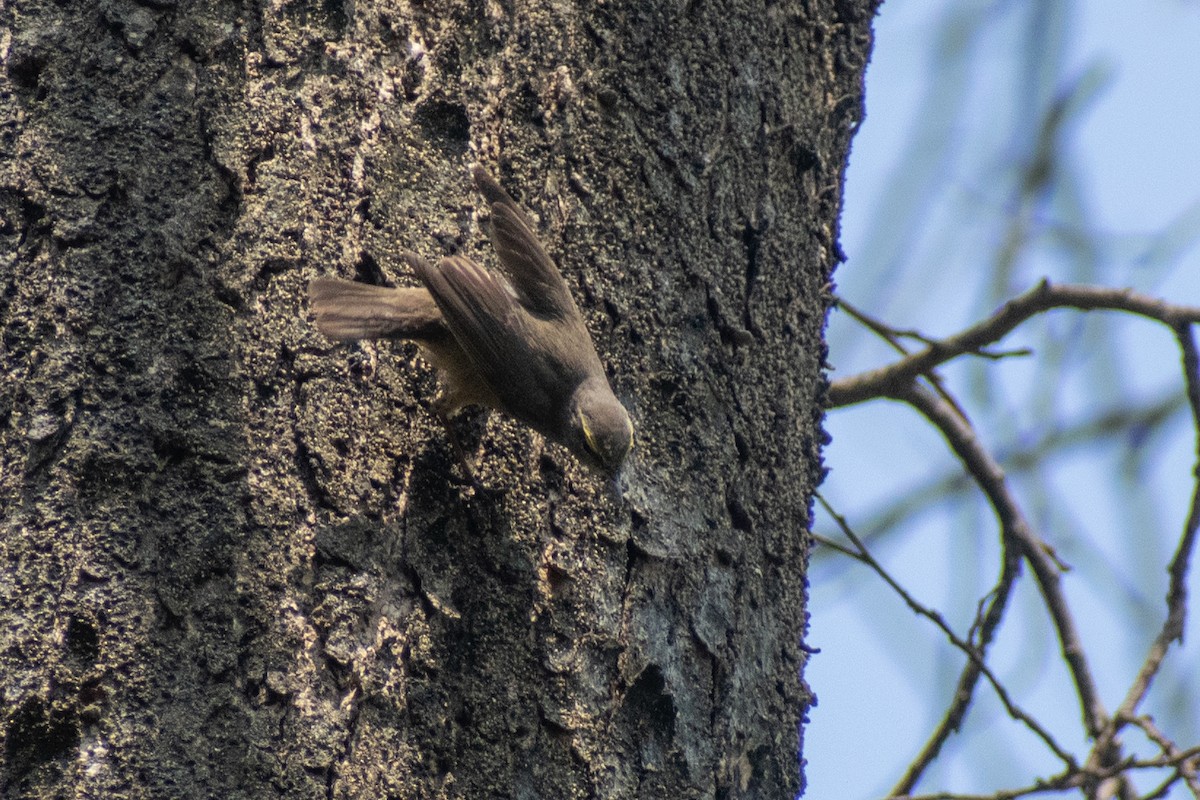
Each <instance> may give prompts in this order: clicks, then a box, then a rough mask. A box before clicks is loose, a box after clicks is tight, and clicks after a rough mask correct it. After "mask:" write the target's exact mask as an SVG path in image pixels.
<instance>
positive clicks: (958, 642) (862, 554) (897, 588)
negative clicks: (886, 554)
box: [816, 492, 1077, 768]
mask: <svg viewBox="0 0 1200 800" xmlns="http://www.w3.org/2000/svg"><path fill="white" fill-rule="evenodd" d="M816 498H817V502H819V503H820V504H821V506H822V507H823V508H824V509H825V511H826V512H827V513H828V514H829V516H831V517H832V518H833V520H834V521H835V522H836V523H837V525H838V527H839V528H841V530H842V533H843V534H845V536H846V538H847V539H849V540H850V542H851V543H852V544H853V545H854V546H855V548H857V550H858V552H857V554H855V553H848V554H849V555H853V556H855V557H856V558H858V560H860V561H862V562H863V563H864V564H866V565H867V566H868V567H870V568H871V569H872V570H873V571H874V572H875V574H876V575H878V576H879V577H880V578H882V579H883V582H884V583H886V584H887V585H888V586H890V587H891V589H892V591H894V592H895V593H896V594H898V595H899V596H900V598H901V599H902V600H903V601H904V603H905V605H907V606H908V607H909V608H910V609H912V611H913V612H914V613H916V614H919V615H920V616H922V617H925V618H926V619H928V620H929V621H931V622H932V623H933V624H934V625H936V626H937V627H938V629H939V630H941V631H942V633H943V634H944V635H945V636H946V638H947V639H948V640H949V641H950V643H951V644H952V645H954V646H955V647H957V648H958V649H959V650H960V651H962V653H963V654H964V655H966V657H967V658H968V659H970V660H971V661H973V662H975V666H976V667H977V668H978V669H979V671H980V672H982V673H983V675H984V677H985V678H987V680H988V683H990V684H991V685H992V689H994V690H995V692H996V696H997V697H999V698H1000V702H1001V703H1003V704H1004V708H1005V710H1007V711H1008V715H1009V716H1010V717H1012V718H1013V719H1015V720H1017V721H1019V722H1022V723H1024V724H1025V726H1026V727H1027V728H1029V730H1031V731H1033V733H1034V734H1035V735H1036V736H1037V737H1038V738H1040V739H1041V740H1042V741H1043V742H1045V744H1046V746H1047V747H1048V748H1050V750H1051V751H1052V752H1053V753H1054V755H1056V756H1058V758H1059V759H1060V760H1061V761H1062V762H1063V764H1065V765H1066V766H1067V767H1068V768H1072V767H1075V766H1077V762H1076V761H1075V757H1074V756H1072V755H1071V754H1070V753H1068V752H1067V751H1066V750H1064V749H1063V748H1062V747H1061V746H1060V745H1059V744H1058V742H1056V741H1055V740H1054V737H1053V736H1051V735H1050V732H1049V731H1047V730H1046V729H1045V728H1043V727H1042V726H1041V725H1040V724H1039V723H1038V721H1037V720H1035V719H1034V718H1033V717H1031V716H1030V715H1029V714H1027V713H1026V712H1025V711H1024V710H1022V709H1021V708H1020V707H1019V706H1017V704H1016V703H1015V702H1013V700H1012V697H1011V695H1009V693H1008V690H1007V689H1005V688H1004V686H1003V684H1001V683H1000V679H999V678H997V677H996V675H995V673H993V672H992V670H991V668H990V667H988V665H987V663H986V662H985V661H984V654H983V653H982V652H981V651H980V650H979V648H977V647H975V646H973V645H972V644H971V643H970V642H968V641H966V640H964V639H962V638H960V637H959V636H958V634H956V633H955V632H954V629H953V628H951V627H950V624H949V623H948V622H946V619H945V617H943V616H942V614H941V613H940V612H938V611H935V610H934V609H932V608H929V607H928V606H926V605H924V604H923V603H921V602H919V601H918V600H917V599H916V598H915V597H913V596H912V595H911V594H910V593H909V592H908V590H907V589H905V588H904V587H903V586H901V585H900V582H899V581H898V580H896V579H895V578H894V577H893V576H892V575H891V573H889V572H888V571H887V569H885V568H884V566H883V565H882V564H880V563H879V561H877V560H876V559H875V557H874V556H873V555H871V552H870V550H868V549H867V546H866V545H865V544H864V543H863V541H862V539H861V538H859V536H858V535H857V534H856V533H855V532H854V530H853V529H852V528H851V527H850V523H849V522H847V521H846V518H845V517H843V516H842V515H841V514H839V513H837V512H836V511H834V510H833V507H832V506H830V505H829V502H828V501H827V500H826V499H825V498H824V496H822V495H821V493H820V492H817V493H816ZM822 538H824V537H822ZM825 541H826V542H828V541H829V540H828V539H825ZM829 543H830V544H832V545H833V546H834V547H838V545H836V544H835V543H833V542H829ZM839 549H842V550H843V552H847V551H846V550H845V548H840V547H839Z"/></svg>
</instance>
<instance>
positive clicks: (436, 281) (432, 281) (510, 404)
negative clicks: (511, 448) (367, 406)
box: [410, 256, 543, 417]
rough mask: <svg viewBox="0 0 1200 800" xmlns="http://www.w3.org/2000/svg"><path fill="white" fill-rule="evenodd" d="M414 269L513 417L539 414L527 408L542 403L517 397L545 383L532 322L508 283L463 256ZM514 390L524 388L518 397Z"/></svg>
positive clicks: (457, 338) (477, 368) (448, 323)
mask: <svg viewBox="0 0 1200 800" xmlns="http://www.w3.org/2000/svg"><path fill="white" fill-rule="evenodd" d="M410 263H412V264H413V267H414V269H416V271H417V275H418V277H420V279H421V281H422V282H423V283H424V284H425V286H426V287H428V289H429V292H430V294H432V295H433V299H434V300H435V301H437V305H438V308H440V309H441V311H442V315H443V316H444V317H445V318H446V324H447V325H448V326H449V328H450V331H451V332H452V333H453V334H454V338H455V340H457V342H458V344H459V345H460V346H461V347H462V349H463V351H464V352H465V353H466V354H467V357H468V358H469V359H470V360H471V364H472V365H473V366H474V367H475V369H476V370H477V371H478V372H479V374H480V376H481V377H482V378H483V379H484V380H485V381H486V382H487V383H488V385H489V386H490V387H491V389H492V391H493V392H494V393H495V394H496V396H497V397H499V398H500V400H501V401H502V402H504V404H505V405H506V406H507V408H508V411H509V412H510V413H513V414H515V415H517V416H520V417H526V416H527V415H528V413H529V412H536V411H537V410H538V409H525V408H522V406H523V405H528V404H529V403H530V402H531V401H532V402H533V403H534V404H535V405H536V404H539V400H540V398H533V397H524V396H518V394H517V393H519V392H526V393H528V392H530V390H531V389H534V388H535V387H538V386H540V384H541V382H542V380H543V378H542V376H540V375H538V374H536V372H537V370H536V364H537V358H536V357H535V355H534V354H533V352H532V350H531V348H530V341H531V335H530V332H529V330H528V322H529V320H528V316H527V314H526V313H525V311H524V310H523V309H522V308H521V306H520V304H519V303H518V301H517V298H516V297H515V295H514V293H513V289H512V287H510V286H509V285H508V282H507V281H505V280H504V279H503V278H502V277H500V276H498V275H496V274H494V273H491V272H488V271H487V270H486V269H484V268H483V267H481V266H479V265H478V264H476V263H475V262H474V261H472V260H470V259H469V258H464V257H462V256H448V257H446V258H443V259H442V260H441V261H440V262H439V263H438V265H437V266H436V267H434V266H432V265H430V264H429V263H428V262H410ZM514 387H523V388H521V389H520V390H519V392H518V390H517V389H514ZM535 393H536V392H535ZM523 412H524V413H523Z"/></svg>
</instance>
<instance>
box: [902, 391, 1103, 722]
mask: <svg viewBox="0 0 1200 800" xmlns="http://www.w3.org/2000/svg"><path fill="white" fill-rule="evenodd" d="M898 399H901V400H904V401H906V402H908V403H909V404H910V405H912V406H913V407H914V408H916V409H917V410H918V411H920V412H921V413H922V414H923V415H924V416H925V417H926V419H928V420H929V421H930V422H932V423H933V424H934V425H935V426H936V427H937V428H938V430H940V431H941V432H942V435H943V436H945V437H946V440H947V441H948V442H949V443H950V447H951V448H952V449H953V450H954V452H955V453H956V454H957V455H958V457H959V459H961V460H962V462H963V465H964V466H966V468H967V471H968V472H970V473H971V475H972V477H974V478H975V480H976V482H978V483H979V486H980V488H981V489H983V492H984V494H985V495H987V498H988V501H989V502H990V503H991V505H992V508H993V510H994V511H995V512H996V516H997V517H998V518H999V520H1000V527H1001V531H1002V533H1003V535H1004V537H1005V538H1006V539H1011V540H1012V541H1014V542H1015V543H1016V545H1017V547H1016V549H1017V550H1018V552H1020V554H1021V556H1022V557H1023V558H1024V559H1025V560H1026V561H1028V562H1029V565H1030V567H1032V569H1033V574H1034V577H1035V578H1036V579H1037V583H1038V589H1039V590H1040V591H1041V594H1042V599H1043V600H1044V601H1045V603H1046V608H1047V609H1048V610H1049V611H1050V618H1051V620H1052V621H1053V623H1054V627H1055V630H1056V631H1057V633H1058V640H1059V645H1060V646H1061V648H1062V653H1063V657H1064V658H1065V659H1066V661H1067V664H1068V666H1069V667H1070V669H1071V676H1072V679H1073V680H1074V682H1075V690H1076V693H1077V694H1078V695H1079V701H1080V704H1081V706H1082V710H1083V721H1084V727H1085V728H1086V730H1087V732H1088V735H1089V736H1096V735H1098V734H1099V733H1100V731H1101V730H1102V729H1103V728H1104V725H1105V724H1106V723H1107V721H1108V715H1107V712H1106V711H1105V710H1104V704H1103V702H1102V701H1101V700H1100V693H1099V691H1098V690H1097V688H1096V683H1095V680H1094V679H1093V678H1092V673H1091V669H1090V667H1089V666H1088V664H1087V656H1086V655H1085V653H1084V650H1083V643H1082V641H1081V640H1080V638H1079V631H1078V628H1077V626H1076V624H1075V619H1074V617H1073V616H1072V615H1071V611H1070V609H1069V608H1068V607H1067V601H1066V597H1065V596H1064V595H1063V591H1062V583H1061V580H1060V578H1059V570H1058V567H1057V565H1056V563H1055V560H1054V558H1053V557H1052V556H1051V555H1050V554H1049V552H1048V549H1047V547H1046V545H1045V544H1044V543H1043V542H1042V541H1041V540H1040V539H1039V538H1038V537H1037V536H1036V535H1035V534H1034V533H1033V529H1032V527H1031V526H1030V525H1029V523H1028V522H1027V521H1026V520H1025V515H1024V513H1023V512H1022V511H1021V507H1020V505H1019V504H1018V503H1017V501H1016V498H1015V497H1013V496H1012V493H1011V492H1010V491H1009V489H1008V484H1007V481H1006V479H1005V476H1004V470H1003V469H1001V467H1000V465H999V464H998V463H996V461H995V460H994V459H993V458H992V456H991V454H990V453H988V452H987V449H986V448H985V447H984V446H983V445H982V444H981V443H980V441H979V439H978V438H977V437H976V436H975V431H974V430H973V429H972V428H971V426H970V424H969V423H967V422H966V421H965V420H963V419H962V417H960V416H959V415H958V414H957V413H955V412H954V411H953V410H952V409H951V408H949V407H948V406H946V405H945V404H944V403H943V401H941V400H940V398H937V397H935V396H934V395H933V394H931V393H930V392H929V391H927V390H925V389H922V388H921V387H919V386H916V385H910V387H909V389H908V391H906V392H903V393H901V395H900V397H899V398H898Z"/></svg>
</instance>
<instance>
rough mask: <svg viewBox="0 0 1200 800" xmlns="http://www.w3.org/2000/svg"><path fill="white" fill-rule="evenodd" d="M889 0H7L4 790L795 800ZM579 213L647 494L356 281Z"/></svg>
mask: <svg viewBox="0 0 1200 800" xmlns="http://www.w3.org/2000/svg"><path fill="white" fill-rule="evenodd" d="M871 5H872V4H871V3H870V2H867V1H866V0H861V1H860V2H850V1H849V0H847V1H846V2H837V1H836V0H812V2H803V3H802V2H791V3H786V2H785V3H772V2H768V1H767V0H744V1H737V0H735V1H734V2H721V3H718V2H713V0H693V1H692V2H683V0H679V1H678V2H663V3H641V2H639V3H625V2H617V1H616V0H607V2H598V1H597V2H593V0H586V2H585V1H584V0H580V2H567V3H564V2H551V0H513V1H512V2H508V1H507V0H506V1H504V2H497V1H496V0H490V1H488V2H465V1H449V0H438V1H437V2H433V0H380V2H371V3H367V2H350V1H349V0H346V2H340V1H339V0H325V1H324V2H310V3H302V2H289V0H278V1H275V2H270V3H254V2H249V1H247V2H243V3H238V2H231V1H227V0H145V2H142V3H138V2H133V0H100V1H99V2H87V3H84V2H79V3H73V2H62V3H58V2H54V0H15V1H14V0H5V1H4V2H0V57H2V59H3V73H2V76H0V324H2V326H3V331H2V339H0V359H2V369H3V384H2V388H0V504H2V511H3V520H2V523H0V692H2V696H3V709H2V717H0V795H2V796H4V797H5V798H18V797H37V798H49V797H64V796H76V797H105V798H123V797H137V798H158V797H164V798H165V797H173V798H174V797H178V798H209V797H221V798H261V797H287V798H309V797H312V798H342V797H345V798H368V797H370V798H376V797H394V798H435V797H446V798H459V797H461V798H491V797H515V798H534V797H543V798H575V797H579V798H585V797H597V798H617V797H648V798H649V797H656V798H687V797H761V798H772V800H776V799H777V798H783V797H788V796H790V795H792V794H794V793H795V792H796V791H797V790H798V789H799V787H800V762H799V760H798V758H799V756H798V754H799V749H800V725H801V721H802V719H803V713H804V710H805V708H806V705H807V703H808V702H809V695H808V694H807V690H806V688H805V686H804V684H803V682H802V677H801V671H802V668H803V665H804V654H803V650H802V647H801V638H802V634H803V630H804V623H805V610H804V601H805V592H804V573H805V557H806V540H805V528H806V522H807V519H808V506H809V498H810V493H811V490H812V489H813V487H814V485H815V484H816V482H817V480H818V478H819V475H820V443H821V437H822V433H821V430H820V416H821V415H820V395H821V392H822V386H823V379H822V374H821V364H822V355H823V352H824V348H823V344H822V338H821V334H822V327H823V324H824V318H825V311H826V306H827V302H828V293H827V290H826V288H825V287H826V284H827V281H828V280H829V274H830V271H831V269H832V267H833V264H834V262H835V261H836V259H837V252H838V250H837V216H838V211H839V207H840V197H841V175H842V170H843V165H844V163H845V159H846V155H847V150H848V146H849V139H850V135H851V132H852V130H853V127H854V125H855V124H856V122H857V120H858V118H859V116H860V114H861V78H862V72H863V68H864V63H865V59H866V55H867V52H868V48H869V42H870V40H869V32H870V28H869V26H870V16H871V13H872V8H871ZM472 160H479V161H481V162H483V163H485V164H487V165H488V166H489V167H490V168H492V170H493V172H495V173H496V174H497V175H498V177H499V178H500V179H501V180H502V181H503V182H504V183H505V184H506V185H507V187H508V188H509V189H510V191H511V192H512V193H513V194H514V195H516V196H517V197H518V198H519V199H520V200H521V201H523V202H524V203H525V204H526V205H527V207H528V208H529V209H530V210H531V211H532V212H533V213H534V214H535V215H536V216H537V218H538V219H539V221H540V222H539V224H540V230H541V233H542V234H543V237H544V239H545V240H546V242H547V244H548V246H549V248H550V249H551V251H552V252H553V254H554V255H555V256H556V257H557V259H558V260H559V263H560V266H561V267H562V270H563V273H564V275H565V276H566V278H567V281H568V283H569V284H570V285H571V286H572V288H573V289H574V290H575V292H576V297H577V299H578V301H579V303H580V306H581V307H582V308H583V309H584V310H585V314H586V316H587V317H588V321H589V325H590V326H591V328H592V331H593V334H594V335H595V337H596V339H597V343H598V346H599V349H600V352H601V353H602V354H603V356H604V357H605V359H606V362H607V364H608V366H609V368H610V370H611V373H612V375H613V376H614V385H615V387H616V388H617V391H618V394H620V395H621V396H622V399H623V400H624V401H625V402H626V404H627V405H628V406H629V408H630V411H631V413H632V414H633V417H634V420H635V423H636V425H637V427H638V444H637V446H636V451H635V456H634V462H635V463H634V464H633V465H632V470H631V473H630V475H629V478H628V484H627V488H626V491H625V493H624V497H623V498H621V499H617V498H614V497H613V495H612V494H611V493H610V492H609V491H608V489H607V487H606V486H605V485H604V484H603V483H602V482H600V481H598V480H596V479H594V478H592V477H591V476H589V475H587V474H584V473H583V472H582V471H581V470H580V469H579V468H578V467H577V465H576V464H574V463H573V462H572V461H571V460H570V458H569V457H568V456H567V455H566V454H565V452H564V451H563V450H562V449H560V448H558V447H557V446H547V445H545V444H544V443H543V442H542V441H541V440H540V439H539V438H538V437H536V436H535V435H533V434H531V433H529V432H527V431H526V430H524V429H522V428H520V427H519V426H517V425H515V424H513V423H511V422H509V421H507V420H504V419H501V418H498V417H496V416H494V415H493V416H491V417H488V416H485V415H482V414H474V415H468V417H467V418H466V420H465V421H464V422H462V423H461V424H460V427H461V429H462V430H463V431H464V433H465V434H466V439H467V441H468V443H469V445H470V447H471V448H473V450H474V452H475V453H477V454H478V455H479V468H478V473H479V476H480V478H481V480H482V481H483V483H484V484H485V485H486V486H488V487H489V488H490V490H491V491H488V492H485V493H478V492H473V491H468V490H464V489H463V488H462V487H461V486H459V485H457V484H456V483H454V482H452V481H451V480H450V479H449V478H448V476H449V475H451V474H453V473H455V472H456V470H457V467H456V465H455V461H454V455H453V451H452V450H451V449H450V448H449V446H448V445H447V441H446V438H445V435H444V433H443V432H442V431H441V430H440V428H439V427H438V425H437V424H436V422H435V421H434V420H433V419H432V418H431V416H430V414H429V413H428V399H429V397H430V395H431V392H432V390H433V383H432V376H431V375H430V372H429V370H428V369H427V368H426V367H424V366H423V365H422V364H421V363H420V362H419V361H418V360H417V359H416V356H415V351H414V350H413V348H412V347H411V346H408V345H390V344H379V345H374V344H367V345H355V346H350V347H341V348H335V347H332V346H330V344H329V343H328V342H326V341H324V340H323V339H322V338H321V337H320V336H319V335H318V334H317V333H316V332H315V331H314V330H313V329H312V327H311V325H310V324H309V322H308V321H307V319H306V311H305V307H304V300H303V298H304V287H305V285H306V282H307V281H308V280H309V279H311V278H312V277H314V276H316V275H318V274H338V275H343V276H352V275H354V274H355V273H356V272H358V273H360V274H366V275H368V276H372V275H378V274H379V273H380V272H381V271H382V272H383V273H384V274H386V275H387V276H388V277H389V278H390V279H392V280H393V281H395V282H397V283H408V282H411V280H412V278H411V276H410V275H407V274H404V273H403V271H402V270H401V269H400V268H399V267H398V266H397V265H398V264H399V262H398V260H397V259H396V257H395V256H396V253H397V252H398V250H399V249H400V248H402V247H405V246H407V247H412V248H413V249H416V250H417V251H419V252H421V253H423V254H424V255H426V256H430V257H433V256H438V255H441V254H443V253H447V252H452V251H463V252H466V253H468V254H470V255H472V256H473V257H477V258H481V259H483V260H484V261H485V262H487V261H489V260H490V259H491V258H492V255H491V253H490V252H489V248H488V246H487V245H486V243H485V239H484V237H483V235H482V233H481V231H480V229H479V224H478V220H477V217H476V215H475V211H476V209H478V208H479V206H480V203H479V200H478V199H477V198H476V197H475V196H473V194H472V191H471V189H470V187H469V180H468V177H467V172H466V165H467V164H468V163H469V162H470V161H472Z"/></svg>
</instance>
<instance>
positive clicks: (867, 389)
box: [826, 280, 1200, 408]
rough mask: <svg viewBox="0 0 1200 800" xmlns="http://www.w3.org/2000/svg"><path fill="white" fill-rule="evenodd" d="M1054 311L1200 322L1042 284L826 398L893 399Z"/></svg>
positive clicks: (1117, 296)
mask: <svg viewBox="0 0 1200 800" xmlns="http://www.w3.org/2000/svg"><path fill="white" fill-rule="evenodd" d="M1054 308H1074V309H1077V310H1080V311H1097V310H1109V311H1125V312H1128V313H1132V314H1139V315H1141V316H1144V317H1149V318H1151V319H1156V320H1159V321H1161V322H1164V323H1166V324H1167V325H1170V326H1172V327H1178V326H1179V325H1184V324H1187V323H1196V322H1200V307H1196V306H1181V305H1173V304H1171V303H1167V302H1165V301H1162V300H1159V299H1157V298H1154V297H1149V296H1147V295H1143V294H1140V293H1138V292H1135V291H1133V290H1131V289H1106V288H1102V287H1096V286H1079V285H1072V284H1062V285H1051V284H1050V282H1049V281H1045V280H1043V281H1042V282H1040V283H1039V284H1038V285H1036V286H1034V287H1033V288H1032V289H1030V290H1029V291H1027V292H1025V293H1024V294H1022V295H1019V296H1017V297H1015V298H1013V299H1012V300H1010V301H1008V302H1007V303H1005V304H1004V305H1003V306H1001V307H1000V309H999V310H997V311H996V312H995V313H994V314H992V316H990V317H988V318H987V319H985V320H983V321H982V322H979V323H977V324H975V325H972V326H971V327H969V328H967V329H965V330H963V331H961V332H959V333H956V334H954V335H953V336H950V337H947V338H945V339H939V340H936V341H933V342H931V343H930V344H928V345H927V346H926V347H925V348H924V349H923V350H921V351H919V352H916V353H913V354H912V355H910V356H907V357H905V358H903V359H901V360H900V361H897V362H896V363H894V364H891V365H889V366H886V367H881V368H879V369H875V370H871V371H868V372H864V373H861V374H859V375H852V376H850V377H848V378H842V379H841V380H836V381H834V382H833V383H832V384H830V386H829V392H828V394H827V395H826V403H827V407H828V408H839V407H842V406H848V405H853V404H854V403H861V402H863V401H865V400H870V399H872V398H876V397H895V396H896V393H897V392H902V391H905V389H906V388H907V387H908V386H909V385H910V384H911V383H912V381H913V379H914V378H916V377H917V376H918V375H924V374H926V373H929V372H930V371H931V370H933V369H934V368H935V367H937V366H938V365H940V364H943V363H945V362H947V361H949V360H951V359H953V358H956V357H957V356H960V355H964V354H968V353H978V352H979V351H981V350H982V349H983V348H985V347H987V346H988V345H990V344H993V343H995V342H997V341H999V340H1000V339H1002V338H1003V337H1004V336H1005V335H1007V334H1008V333H1009V332H1010V331H1012V330H1013V328H1015V327H1017V326H1018V325H1020V324H1021V323H1022V322H1024V321H1025V320H1027V319H1029V318H1030V317H1032V316H1034V315H1036V314H1040V313H1042V312H1045V311H1049V310H1051V309H1054Z"/></svg>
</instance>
